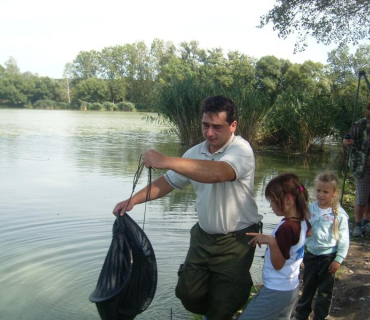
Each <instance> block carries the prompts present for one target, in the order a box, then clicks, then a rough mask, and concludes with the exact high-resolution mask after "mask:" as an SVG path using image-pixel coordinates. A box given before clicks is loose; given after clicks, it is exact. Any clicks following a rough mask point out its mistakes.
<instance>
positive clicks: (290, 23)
mask: <svg viewBox="0 0 370 320" xmlns="http://www.w3.org/2000/svg"><path fill="white" fill-rule="evenodd" d="M276 2H277V4H275V6H274V7H273V8H272V9H271V10H269V11H268V13H267V14H266V15H264V16H262V17H261V23H260V27H264V26H265V25H267V24H268V23H270V22H272V23H273V25H274V27H273V28H274V30H277V31H278V35H279V37H281V38H283V39H286V38H287V36H289V35H290V34H293V33H295V32H298V40H297V42H296V44H295V49H294V51H295V52H296V51H304V49H305V48H306V47H307V43H306V39H307V35H311V36H312V37H314V38H315V39H316V40H317V42H319V43H323V44H330V43H332V42H334V43H337V44H340V43H352V44H354V45H355V44H358V42H359V40H363V39H370V29H369V25H370V1H369V0H336V1H333V0H321V1H319V0H315V1H312V0H277V1H276Z"/></svg>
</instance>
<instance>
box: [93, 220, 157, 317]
mask: <svg viewBox="0 0 370 320" xmlns="http://www.w3.org/2000/svg"><path fill="white" fill-rule="evenodd" d="M156 288H157V263H156V259H155V255H154V250H153V247H152V245H151V243H150V241H149V239H148V237H147V236H146V234H145V233H144V231H143V230H142V229H141V228H140V227H139V226H138V225H137V223H136V222H135V221H134V220H132V218H131V217H130V216H129V215H128V214H127V213H126V214H125V215H124V216H123V217H120V216H118V217H117V219H116V221H115V222H114V225H113V238H112V243H111V246H110V248H109V251H108V254H107V257H106V258H105V262H104V265H103V268H102V270H101V273H100V276H99V279H98V283H97V285H96V288H95V290H94V291H93V292H92V293H91V295H90V297H89V299H90V301H91V302H94V303H96V306H97V309H98V312H99V315H100V317H101V319H102V320H131V319H134V318H135V317H136V315H137V314H139V313H142V312H143V311H145V310H146V309H147V308H148V307H149V305H150V303H151V302H152V300H153V298H154V294H155V291H156Z"/></svg>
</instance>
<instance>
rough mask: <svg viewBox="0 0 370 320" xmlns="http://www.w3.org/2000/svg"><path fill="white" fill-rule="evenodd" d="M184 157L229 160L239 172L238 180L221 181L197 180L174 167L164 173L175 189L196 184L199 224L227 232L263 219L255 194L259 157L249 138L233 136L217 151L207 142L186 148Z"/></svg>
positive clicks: (203, 227) (209, 228) (207, 229)
mask: <svg viewBox="0 0 370 320" xmlns="http://www.w3.org/2000/svg"><path fill="white" fill-rule="evenodd" d="M183 158H189V159H195V160H213V161H225V162H227V163H228V164H229V165H231V167H232V168H233V169H234V171H235V175H236V179H235V180H234V181H227V182H220V183H201V182H196V181H194V180H191V179H189V178H187V177H185V176H183V175H180V174H178V173H176V172H174V171H172V170H169V171H167V173H165V175H164V177H165V178H166V180H167V182H168V183H169V184H170V185H171V186H172V187H173V188H176V189H179V190H181V189H183V188H184V187H185V186H187V185H188V184H189V183H191V184H192V185H193V187H194V190H195V193H196V210H197V213H198V219H199V225H200V227H201V228H202V229H203V230H204V231H205V232H207V233H210V234H227V233H229V232H234V231H238V230H241V229H244V228H247V227H249V226H251V225H253V224H256V223H258V222H260V221H261V220H262V215H259V214H258V210H257V205H256V202H255V200H254V194H253V187H254V171H255V159H254V154H253V150H252V148H251V146H250V144H249V143H248V142H247V141H246V140H244V139H243V138H242V137H240V136H234V135H232V136H231V138H230V140H229V141H228V143H226V145H225V146H223V147H222V148H221V149H220V150H218V151H216V152H215V153H213V154H212V153H210V152H209V144H208V142H207V141H204V142H202V143H200V144H198V145H196V146H194V147H192V148H191V149H189V150H188V151H186V152H185V154H184V155H183Z"/></svg>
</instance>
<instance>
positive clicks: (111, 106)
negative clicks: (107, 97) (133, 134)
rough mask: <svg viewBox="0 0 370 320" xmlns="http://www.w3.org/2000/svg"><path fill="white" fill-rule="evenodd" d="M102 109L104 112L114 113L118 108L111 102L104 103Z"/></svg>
mask: <svg viewBox="0 0 370 320" xmlns="http://www.w3.org/2000/svg"><path fill="white" fill-rule="evenodd" d="M103 108H104V110H106V111H115V110H118V107H117V106H116V105H115V104H114V103H113V102H104V103H103Z"/></svg>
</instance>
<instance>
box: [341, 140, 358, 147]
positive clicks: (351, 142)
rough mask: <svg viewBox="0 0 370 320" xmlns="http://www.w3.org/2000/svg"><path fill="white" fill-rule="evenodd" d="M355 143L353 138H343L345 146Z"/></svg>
mask: <svg viewBox="0 0 370 320" xmlns="http://www.w3.org/2000/svg"><path fill="white" fill-rule="evenodd" d="M354 143H355V140H353V139H343V144H344V145H345V146H346V147H350V146H353V145H354Z"/></svg>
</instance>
